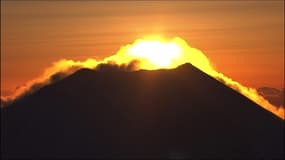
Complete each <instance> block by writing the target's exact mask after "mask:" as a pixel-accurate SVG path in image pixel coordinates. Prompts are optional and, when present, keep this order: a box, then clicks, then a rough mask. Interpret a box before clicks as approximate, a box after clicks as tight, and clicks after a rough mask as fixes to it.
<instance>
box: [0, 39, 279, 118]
mask: <svg viewBox="0 0 285 160" xmlns="http://www.w3.org/2000/svg"><path fill="white" fill-rule="evenodd" d="M134 61H135V62H138V66H136V68H132V69H135V70H140V69H145V70H155V69H161V68H167V69H170V68H176V67H178V66H179V65H182V64H185V63H191V64H192V65H193V66H195V67H196V68H198V69H200V70H201V71H203V72H204V73H206V74H208V75H209V76H211V77H213V78H215V79H217V80H219V81H220V82H222V83H224V84H225V85H227V86H228V87H231V88H232V89H234V90H236V91H237V92H239V93H241V94H242V95H244V96H246V97H247V98H249V99H250V100H252V101H253V102H255V103H257V104H259V105H260V106H262V107H263V108H265V109H266V110H268V111H271V112H272V113H274V114H275V115H277V116H278V117H280V118H282V119H284V106H283V107H281V106H274V105H272V104H270V103H269V102H268V101H267V100H266V99H264V98H263V97H262V96H261V95H259V94H258V92H257V91H256V90H255V89H254V88H250V87H246V86H243V85H242V84H240V83H239V82H237V81H234V80H232V79H231V78H229V77H227V76H225V75H223V74H222V73H220V72H218V71H217V70H216V69H215V68H214V67H213V65H212V64H211V63H210V60H209V59H208V58H207V56H206V55H205V54H204V53H203V52H202V51H200V50H199V49H196V48H193V47H191V46H190V45H189V44H188V43H187V42H186V41H185V40H183V39H182V38H180V37H175V38H173V39H168V40H166V39H164V38H161V37H158V36H156V37H145V38H143V39H138V40H136V41H135V42H134V43H132V44H127V45H124V46H122V47H121V48H120V49H119V51H118V52H117V53H115V54H113V55H112V56H110V57H106V58H105V59H103V60H101V61H100V60H99V61H97V60H95V59H88V60H86V61H83V62H81V61H73V60H61V61H59V62H56V63H54V64H53V66H51V67H49V68H47V69H46V71H45V72H44V74H43V75H41V76H40V77H38V78H36V79H34V80H31V81H29V82H27V83H26V84H25V85H23V86H22V87H20V88H19V89H18V90H16V92H15V94H13V95H11V96H8V97H1V98H2V99H4V100H7V101H9V100H10V101H12V100H14V99H16V98H17V97H21V95H23V94H25V93H26V92H31V90H33V87H34V85H37V84H41V85H46V84H49V83H52V82H51V81H50V77H52V75H54V74H55V73H58V72H63V73H65V74H67V75H69V74H72V73H73V72H75V71H76V70H78V69H80V68H96V67H97V66H98V65H100V64H106V63H112V64H116V65H128V64H131V63H132V62H134Z"/></svg>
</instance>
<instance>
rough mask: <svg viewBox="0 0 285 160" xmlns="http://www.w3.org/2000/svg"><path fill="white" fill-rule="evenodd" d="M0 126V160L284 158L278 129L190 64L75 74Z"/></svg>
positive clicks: (14, 109) (4, 116)
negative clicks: (0, 158)
mask: <svg viewBox="0 0 285 160" xmlns="http://www.w3.org/2000/svg"><path fill="white" fill-rule="evenodd" d="M1 120H2V121H1V123H2V125H1V144H2V147H1V148H2V151H1V152H2V158H3V159H9V158H36V159H38V158H80V159H82V158H91V159H95V158H100V159H102V158H103V159H105V158H106V159H124V158H131V159H134V158H142V159H148V158H150V159H153V158H161V159H184V158H185V159H283V158H284V152H283V150H284V121H283V120H282V119H280V118H278V117H276V116H275V115H273V114H272V113H271V112H268V111H266V110H264V109H263V108H262V107H260V106H258V105H257V104H255V103H254V102H252V101H250V100H249V99H247V98H246V97H244V96H243V95H241V94H239V93H237V92H236V91H234V90H232V89H231V88H229V87H227V86H225V85H224V84H222V83H221V82H219V81H217V80H216V79H214V78H212V77H210V76H208V75H207V74H205V73H203V72H202V71H200V70H199V69H197V68H195V67H194V66H192V65H191V64H184V65H181V66H179V67H177V68H175V69H167V70H166V69H161V70H154V71H146V70H140V71H124V70H120V69H116V68H112V67H111V68H108V67H107V68H105V69H104V67H103V68H102V69H99V70H89V69H81V70H79V71H77V72H75V73H74V74H72V75H70V76H68V77H66V78H64V79H62V80H60V81H57V82H55V83H53V84H51V85H47V86H45V87H43V88H41V89H39V90H38V91H37V92H35V93H33V94H31V95H28V96H26V97H24V98H22V99H20V100H18V101H15V102H14V103H12V104H10V105H9V106H7V107H5V108H3V109H1Z"/></svg>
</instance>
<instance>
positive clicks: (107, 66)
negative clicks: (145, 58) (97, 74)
mask: <svg viewBox="0 0 285 160" xmlns="http://www.w3.org/2000/svg"><path fill="white" fill-rule="evenodd" d="M138 66H139V61H131V62H130V63H128V64H122V65H118V64H116V63H113V62H109V63H102V64H99V65H98V66H97V67H96V70H97V71H117V70H120V71H134V70H136V69H138Z"/></svg>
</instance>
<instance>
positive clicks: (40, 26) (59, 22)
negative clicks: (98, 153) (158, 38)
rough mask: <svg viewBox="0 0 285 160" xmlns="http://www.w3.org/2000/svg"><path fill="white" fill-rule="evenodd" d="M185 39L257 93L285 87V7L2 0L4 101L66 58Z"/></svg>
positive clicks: (97, 56) (232, 3)
mask: <svg viewBox="0 0 285 160" xmlns="http://www.w3.org/2000/svg"><path fill="white" fill-rule="evenodd" d="M152 34H156V35H163V36H165V37H175V36H180V37H182V38H183V39H184V40H186V41H187V42H188V44H189V45H190V46H192V47H195V48H198V49H199V50H201V51H203V52H204V54H205V55H207V56H208V58H209V59H210V60H211V62H212V64H214V66H215V68H216V69H217V70H218V71H220V72H222V73H223V74H225V75H227V76H228V77H231V78H232V79H234V80H236V81H238V82H240V83H242V84H244V85H246V86H249V87H255V88H258V87H262V86H269V87H274V88H283V87H284V1H180V2H177V1H172V2H171V1H107V2H106V1H60V2H58V1H1V95H8V94H10V93H11V92H13V91H14V90H15V89H16V88H17V87H18V86H21V85H23V84H24V83H25V82H26V81H29V80H31V79H33V78H35V77H37V76H39V75H40V74H41V73H42V72H43V70H44V69H45V68H47V67H49V66H50V65H51V64H52V63H53V62H55V61H58V60H60V59H72V60H85V59H87V58H95V59H103V58H104V57H107V56H110V55H113V54H114V53H116V52H117V51H118V50H119V49H120V47H121V46H123V45H126V44H128V43H132V42H133V41H135V40H136V39H138V38H141V37H143V36H146V35H152Z"/></svg>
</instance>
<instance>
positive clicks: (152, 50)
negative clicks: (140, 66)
mask: <svg viewBox="0 0 285 160" xmlns="http://www.w3.org/2000/svg"><path fill="white" fill-rule="evenodd" d="M129 52H130V54H132V55H134V56H136V57H138V58H142V59H143V58H145V59H147V60H148V61H150V62H151V63H152V64H153V65H156V66H157V67H159V68H170V67H171V64H172V62H173V61H174V60H175V59H177V58H178V57H179V56H180V54H181V48H180V46H179V45H178V44H176V43H167V42H160V41H157V40H154V41H141V42H139V43H138V44H136V45H135V46H133V47H131V48H130V49H129Z"/></svg>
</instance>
